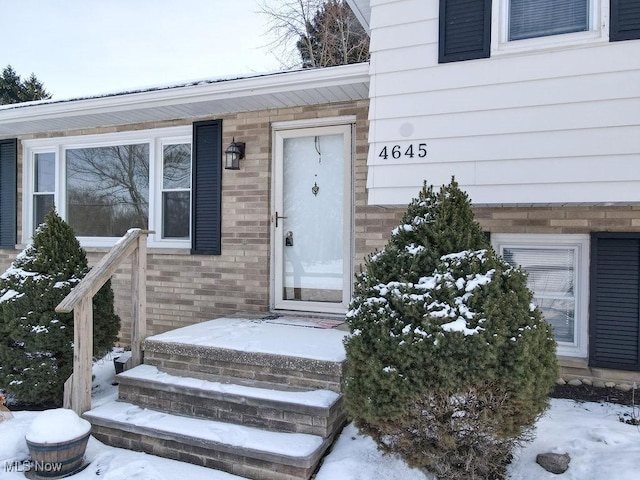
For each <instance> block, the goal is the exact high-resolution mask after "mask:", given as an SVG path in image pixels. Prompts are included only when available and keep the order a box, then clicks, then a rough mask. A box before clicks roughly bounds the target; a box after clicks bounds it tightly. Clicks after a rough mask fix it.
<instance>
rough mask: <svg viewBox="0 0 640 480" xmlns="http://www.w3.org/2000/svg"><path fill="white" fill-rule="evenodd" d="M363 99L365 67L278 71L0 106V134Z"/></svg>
mask: <svg viewBox="0 0 640 480" xmlns="http://www.w3.org/2000/svg"><path fill="white" fill-rule="evenodd" d="M368 97H369V65H368V64H366V63H362V64H354V65H344V66H339V67H331V68H321V69H305V70H297V71H291V72H279V73H273V74H267V75H256V76H250V77H242V78H235V79H227V80H216V81H203V82H194V83H190V84H184V85H174V86H167V87H156V88H151V89H146V90H140V91H132V92H123V93H117V94H109V95H103V96H96V97H90V98H78V99H71V100H45V101H41V102H30V103H25V104H16V105H5V106H2V107H0V138H8V137H17V136H21V135H29V134H36V133H47V132H61V131H66V130H76V129H88V128H96V127H108V126H115V125H130V124H135V123H143V122H155V121H165V120H176V119H185V118H201V117H216V116H220V115H224V114H231V113H240V112H251V111H258V110H265V109H276V108H288V107H296V106H307V105H319V104H327V103H335V102H344V101H352V100H362V99H367V98H368Z"/></svg>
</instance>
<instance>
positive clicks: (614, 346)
mask: <svg viewBox="0 0 640 480" xmlns="http://www.w3.org/2000/svg"><path fill="white" fill-rule="evenodd" d="M590 289H591V296H590V297H591V298H590V314H589V319H590V320H589V365H590V366H592V367H604V368H615V369H620V370H640V234H632V233H629V234H624V233H594V234H592V236H591V286H590Z"/></svg>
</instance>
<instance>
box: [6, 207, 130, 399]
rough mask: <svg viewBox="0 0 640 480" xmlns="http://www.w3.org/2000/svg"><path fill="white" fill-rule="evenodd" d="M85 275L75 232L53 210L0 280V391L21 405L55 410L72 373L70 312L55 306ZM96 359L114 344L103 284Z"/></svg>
mask: <svg viewBox="0 0 640 480" xmlns="http://www.w3.org/2000/svg"><path fill="white" fill-rule="evenodd" d="M88 271H89V268H88V263H87V256H86V253H85V251H84V250H83V249H82V248H81V247H80V244H79V243H78V241H77V239H76V237H75V234H74V232H73V229H72V228H71V227H70V226H69V225H68V224H66V223H65V222H64V221H63V220H62V219H61V218H60V217H59V216H58V215H57V213H56V212H55V210H51V211H50V212H49V213H48V214H47V216H46V218H45V222H44V223H43V224H42V225H40V226H39V227H38V229H37V231H36V234H35V235H34V236H33V243H32V244H31V245H29V246H28V247H27V248H26V249H25V250H24V251H22V252H21V253H20V254H19V255H18V256H17V257H16V259H15V260H14V262H13V263H12V264H11V266H10V267H9V269H8V270H7V271H5V272H4V274H2V276H0V389H3V390H5V391H6V392H8V393H9V394H10V396H11V397H13V399H14V400H15V401H17V402H19V403H26V404H39V405H47V406H59V405H61V404H62V397H63V390H64V382H65V381H66V380H67V378H68V377H69V376H70V375H71V373H72V371H73V313H68V314H60V313H56V311H55V308H56V306H57V305H58V304H59V303H60V302H61V301H62V300H63V299H64V298H65V297H66V296H67V295H68V294H69V292H70V291H71V289H72V288H73V287H74V286H75V285H76V284H77V283H78V282H79V281H80V280H81V279H82V278H83V277H84V276H85V275H86V274H87V272H88ZM93 321H94V339H93V348H94V355H96V356H101V355H103V354H105V353H106V352H108V351H109V350H110V349H111V347H112V346H113V345H114V343H115V342H116V340H117V334H118V331H119V330H120V318H119V317H118V315H116V314H115V312H114V306H113V291H112V289H111V284H110V282H107V283H106V284H105V285H104V286H103V287H102V289H100V290H99V291H98V293H97V294H96V295H95V297H94V302H93Z"/></svg>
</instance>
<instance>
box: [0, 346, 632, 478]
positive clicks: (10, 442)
mask: <svg viewBox="0 0 640 480" xmlns="http://www.w3.org/2000/svg"><path fill="white" fill-rule="evenodd" d="M94 375H95V382H94V388H93V405H94V407H95V406H98V405H102V404H104V403H105V402H106V401H108V400H110V399H113V398H114V397H115V396H116V395H117V391H116V387H114V386H112V385H111V383H112V382H113V377H114V369H113V362H112V361H111V359H110V358H107V359H105V360H104V361H101V362H98V363H97V364H96V365H95V366H94ZM39 413H40V412H14V416H15V418H14V419H13V420H10V421H5V422H2V423H0V439H1V441H0V480H5V479H6V480H18V479H21V480H22V479H24V478H25V477H24V473H23V472H22V471H17V470H18V468H15V467H16V466H17V465H21V464H22V462H23V461H25V460H26V459H27V457H28V449H27V445H26V442H25V435H26V433H27V431H28V430H29V427H30V425H31V423H32V422H33V420H34V419H35V418H36V417H37V416H38V415H39ZM623 415H627V416H626V417H624V418H630V416H633V415H635V416H640V410H639V409H637V408H636V409H635V410H634V409H632V408H631V407H623V406H620V405H614V404H609V403H602V404H599V403H577V402H574V401H572V400H552V401H551V408H550V410H549V411H548V412H547V413H546V414H545V415H544V416H543V417H542V418H541V419H540V421H539V422H538V423H537V428H536V438H535V440H534V441H533V442H531V443H529V444H527V445H525V446H524V447H523V448H521V449H519V450H518V451H516V452H515V458H514V461H513V462H512V464H511V465H510V467H509V477H508V478H509V479H510V480H547V479H549V480H550V479H563V480H603V479H607V480H637V479H638V478H640V427H638V426H632V425H628V424H626V423H622V422H620V417H621V416H623ZM549 451H551V452H556V453H564V452H567V453H569V455H571V464H570V466H569V470H568V471H567V472H565V473H564V474H562V475H554V474H551V473H548V472H546V471H545V470H543V469H542V468H541V467H539V466H538V465H537V464H536V463H535V458H536V455H537V454H538V453H543V452H549ZM85 458H86V461H87V462H88V463H89V465H88V466H87V467H86V468H85V469H84V470H83V471H81V472H79V473H77V474H76V475H73V476H71V477H67V478H69V479H70V480H90V479H93V480H173V479H176V478H184V479H187V478H188V479H190V480H243V479H242V478H241V477H238V476H234V475H230V474H227V473H223V472H218V471H215V470H210V469H207V468H203V467H197V466H195V465H190V464H187V463H180V462H176V461H173V460H166V459H163V458H159V457H155V456H153V455H148V454H144V453H137V452H131V451H128V450H123V449H119V448H113V447H108V446H106V445H104V444H102V443H100V442H99V441H97V440H96V439H94V438H91V439H90V440H89V445H88V447H87V453H86V457H85ZM316 480H434V479H433V478H432V477H428V476H426V475H424V474H423V473H421V472H419V471H417V470H415V469H411V468H409V467H408V466H407V465H406V464H404V463H403V462H402V461H401V460H399V459H397V458H394V457H391V456H385V455H382V454H381V453H380V452H378V451H377V449H376V446H375V443H374V442H373V440H371V439H370V438H368V437H365V436H363V435H360V433H359V432H358V431H357V429H356V428H355V427H354V426H353V425H349V426H347V427H346V428H345V429H344V431H343V432H342V435H340V437H339V438H338V440H337V442H336V444H335V446H334V448H333V450H332V452H331V453H330V454H329V455H328V456H327V457H326V458H325V460H324V463H323V465H322V467H321V468H320V471H319V472H318V474H317V478H316Z"/></svg>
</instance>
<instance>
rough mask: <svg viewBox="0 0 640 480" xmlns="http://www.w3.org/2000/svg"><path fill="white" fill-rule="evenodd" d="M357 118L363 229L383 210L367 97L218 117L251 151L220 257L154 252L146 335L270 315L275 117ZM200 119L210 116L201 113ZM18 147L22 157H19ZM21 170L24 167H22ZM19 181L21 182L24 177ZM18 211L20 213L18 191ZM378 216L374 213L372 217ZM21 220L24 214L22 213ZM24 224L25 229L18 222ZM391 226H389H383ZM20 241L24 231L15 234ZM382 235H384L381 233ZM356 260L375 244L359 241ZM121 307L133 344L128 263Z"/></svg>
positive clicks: (232, 200)
mask: <svg viewBox="0 0 640 480" xmlns="http://www.w3.org/2000/svg"><path fill="white" fill-rule="evenodd" d="M348 115H355V116H356V118H357V120H356V129H355V150H356V159H355V170H356V172H357V179H356V188H357V189H358V193H357V194H356V198H357V205H356V207H355V222H356V225H357V227H356V228H360V229H362V227H363V226H365V225H366V224H367V223H368V222H372V225H373V224H375V226H376V228H378V224H379V223H380V221H379V220H376V218H377V217H376V215H377V213H376V212H378V211H379V209H376V208H365V206H364V205H365V202H366V196H365V194H364V187H365V182H366V156H367V133H368V121H367V115H368V101H367V100H362V101H357V102H344V103H336V104H328V105H319V106H305V107H293V108H287V109H274V110H265V111H258V112H248V113H239V114H235V115H224V116H222V117H215V118H221V119H222V125H223V139H222V144H223V146H225V147H226V146H227V145H228V144H229V143H230V142H231V141H232V138H234V137H235V138H236V139H238V140H239V141H243V142H245V143H246V152H245V153H246V156H245V158H244V159H243V160H242V165H241V169H240V170H238V171H226V170H225V171H223V175H222V255H220V256H192V255H189V252H188V251H177V250H168V251H165V250H157V249H149V256H148V277H147V302H148V326H149V333H150V334H156V333H161V332H164V331H167V330H170V329H173V328H176V327H180V326H184V325H189V324H192V323H197V322H201V321H205V320H210V319H212V318H215V317H217V316H221V315H225V314H232V313H237V312H246V313H248V314H255V315H260V314H263V313H266V312H268V310H269V301H270V275H271V272H270V261H271V246H270V232H271V219H270V215H271V180H272V179H271V172H272V158H271V152H272V145H271V143H272V142H271V140H272V130H271V124H272V123H273V122H282V121H294V120H306V119H313V118H324V117H339V116H348ZM194 120H196V119H185V120H176V121H170V122H154V123H147V124H139V125H126V126H118V127H107V128H99V129H90V130H82V131H69V132H52V133H47V134H43V135H35V136H29V137H23V138H21V140H26V139H30V138H41V137H60V136H75V135H89V134H101V133H112V132H118V131H130V130H143V129H152V128H162V127H171V126H179V125H190V124H191V123H192V122H193V121H194ZM197 120H206V118H199V119H197ZM21 157H22V153H21V151H20V150H19V162H20V164H21V162H22V158H21ZM19 171H20V172H21V171H22V169H21V168H19ZM18 185H20V186H21V185H22V183H21V181H20V180H19V183H18ZM18 211H19V212H21V211H22V199H21V193H20V194H19V205H18ZM372 215H373V216H372ZM19 218H21V215H19ZM19 227H20V229H21V226H20V225H19ZM386 230H387V231H390V228H388V229H386ZM18 235H19V237H18V238H21V232H20V231H19V233H18ZM380 238H382V233H380ZM357 245H358V248H357V250H356V251H357V254H356V258H362V257H363V256H364V255H365V254H366V253H367V252H368V251H369V250H370V249H369V248H368V242H367V241H363V240H359V241H358V242H357ZM16 253H17V251H7V250H5V251H0V268H3V269H4V268H6V267H7V266H8V265H9V263H10V262H11V260H13V258H14V257H15V254H16ZM104 253H106V249H92V250H90V251H89V253H88V257H89V262H90V263H91V264H94V263H96V262H97V261H98V260H99V259H100V258H101V257H102V256H103V255H104ZM113 288H114V292H115V295H116V309H117V312H118V314H119V315H120V316H121V318H122V320H123V329H122V335H121V341H122V343H123V344H128V343H129V339H130V323H131V313H130V311H131V284H130V262H125V264H124V265H123V266H122V268H121V269H120V270H118V272H116V274H115V276H114V278H113Z"/></svg>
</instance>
